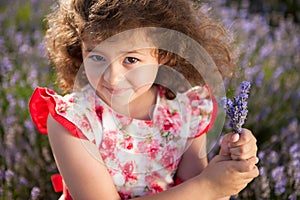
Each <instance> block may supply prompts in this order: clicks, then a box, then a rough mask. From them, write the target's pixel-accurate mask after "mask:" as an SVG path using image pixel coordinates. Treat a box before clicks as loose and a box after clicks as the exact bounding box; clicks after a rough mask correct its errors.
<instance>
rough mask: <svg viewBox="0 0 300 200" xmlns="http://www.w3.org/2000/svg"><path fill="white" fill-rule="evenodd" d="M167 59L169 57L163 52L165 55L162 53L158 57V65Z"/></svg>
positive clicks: (164, 62)
mask: <svg viewBox="0 0 300 200" xmlns="http://www.w3.org/2000/svg"><path fill="white" fill-rule="evenodd" d="M168 61H169V58H168V56H167V55H166V54H165V55H162V56H161V57H160V58H159V61H158V62H159V64H160V65H164V64H166V63H167V62H168Z"/></svg>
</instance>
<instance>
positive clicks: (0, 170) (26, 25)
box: [0, 0, 300, 200]
mask: <svg viewBox="0 0 300 200" xmlns="http://www.w3.org/2000/svg"><path fill="white" fill-rule="evenodd" d="M53 2H54V0H43V1H38V0H27V1H25V0H15V1H9V0H0V70H1V76H0V84H1V86H0V95H1V98H0V114H1V115H0V182H1V184H0V199H3V200H10V199H57V198H58V196H59V194H57V193H55V192H54V190H53V188H52V185H51V181H50V176H51V175H52V174H54V173H57V169H56V166H55V163H54V160H53V157H52V154H51V150H50V148H49V143H48V140H47V137H46V136H45V135H40V134H38V132H37V131H36V129H35V127H34V126H33V124H32V122H31V119H30V116H29V113H28V108H27V104H28V100H29V97H30V95H31V93H32V91H33V89H34V88H35V87H36V86H38V85H39V86H47V87H50V88H54V89H55V88H56V86H55V85H54V84H53V82H54V76H53V70H52V67H51V65H50V64H49V63H48V62H47V59H46V56H45V49H44V42H43V35H44V27H45V24H44V21H43V18H44V16H45V14H46V13H47V12H49V9H50V7H51V5H52V3H53ZM212 2H213V3H211V4H209V5H207V6H204V7H203V11H205V12H207V11H208V10H210V11H211V12H212V13H214V15H215V17H216V18H217V19H219V20H221V21H223V23H224V24H225V25H226V27H227V28H229V29H230V30H232V32H233V33H234V34H235V37H236V45H237V48H236V53H240V54H241V57H240V58H239V66H240V69H239V71H238V73H237V76H236V77H234V78H233V79H232V80H227V82H226V87H227V89H228V90H227V92H228V96H231V95H233V93H234V91H235V90H236V88H237V86H238V85H239V84H240V83H241V82H242V81H243V80H247V81H249V82H251V84H252V89H251V94H250V97H249V104H248V106H249V108H248V110H249V114H248V119H247V121H246V124H245V126H246V127H247V128H249V129H251V130H252V131H253V132H254V134H255V135H256V137H257V139H258V145H259V157H260V162H259V164H258V165H259V168H260V176H259V177H258V178H256V179H255V180H254V181H253V182H251V183H250V184H249V185H248V186H247V187H246V188H245V189H244V190H243V191H242V192H240V194H239V195H237V196H235V197H232V199H278V200H279V199H280V200H281V199H290V200H296V199H300V27H299V24H296V23H295V22H294V20H293V19H292V18H289V17H283V15H282V16H281V15H275V16H274V15H270V14H268V13H263V14H262V13H252V14H251V13H249V12H248V11H247V10H248V7H249V6H250V4H248V1H242V2H243V4H242V6H239V9H236V6H235V5H234V4H226V5H225V3H226V1H224V0H223V1H222V0H215V1H212ZM210 6H212V7H213V8H210ZM270 22H272V25H270V24H271V23H270Z"/></svg>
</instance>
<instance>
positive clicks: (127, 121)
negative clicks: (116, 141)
mask: <svg viewBox="0 0 300 200" xmlns="http://www.w3.org/2000/svg"><path fill="white" fill-rule="evenodd" d="M116 117H117V118H118V119H119V121H120V122H121V124H122V126H128V125H129V124H131V122H132V118H131V117H126V116H122V115H120V114H116Z"/></svg>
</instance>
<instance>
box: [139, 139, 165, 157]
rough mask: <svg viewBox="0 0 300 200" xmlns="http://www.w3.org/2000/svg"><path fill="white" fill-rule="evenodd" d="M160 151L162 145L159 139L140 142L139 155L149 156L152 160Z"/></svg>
mask: <svg viewBox="0 0 300 200" xmlns="http://www.w3.org/2000/svg"><path fill="white" fill-rule="evenodd" d="M160 150H161V149H160V143H159V141H158V140H157V139H154V140H151V139H149V140H147V141H140V142H138V144H137V151H138V153H142V154H147V155H148V157H149V158H150V159H151V160H153V159H155V158H156V156H157V155H158V153H159V152H160Z"/></svg>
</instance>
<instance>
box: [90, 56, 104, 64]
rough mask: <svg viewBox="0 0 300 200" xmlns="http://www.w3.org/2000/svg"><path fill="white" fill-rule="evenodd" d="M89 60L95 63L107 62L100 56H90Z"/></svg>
mask: <svg viewBox="0 0 300 200" xmlns="http://www.w3.org/2000/svg"><path fill="white" fill-rule="evenodd" d="M89 59H91V60H92V61H95V62H104V61H105V58H104V57H102V56H98V55H92V56H89Z"/></svg>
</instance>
